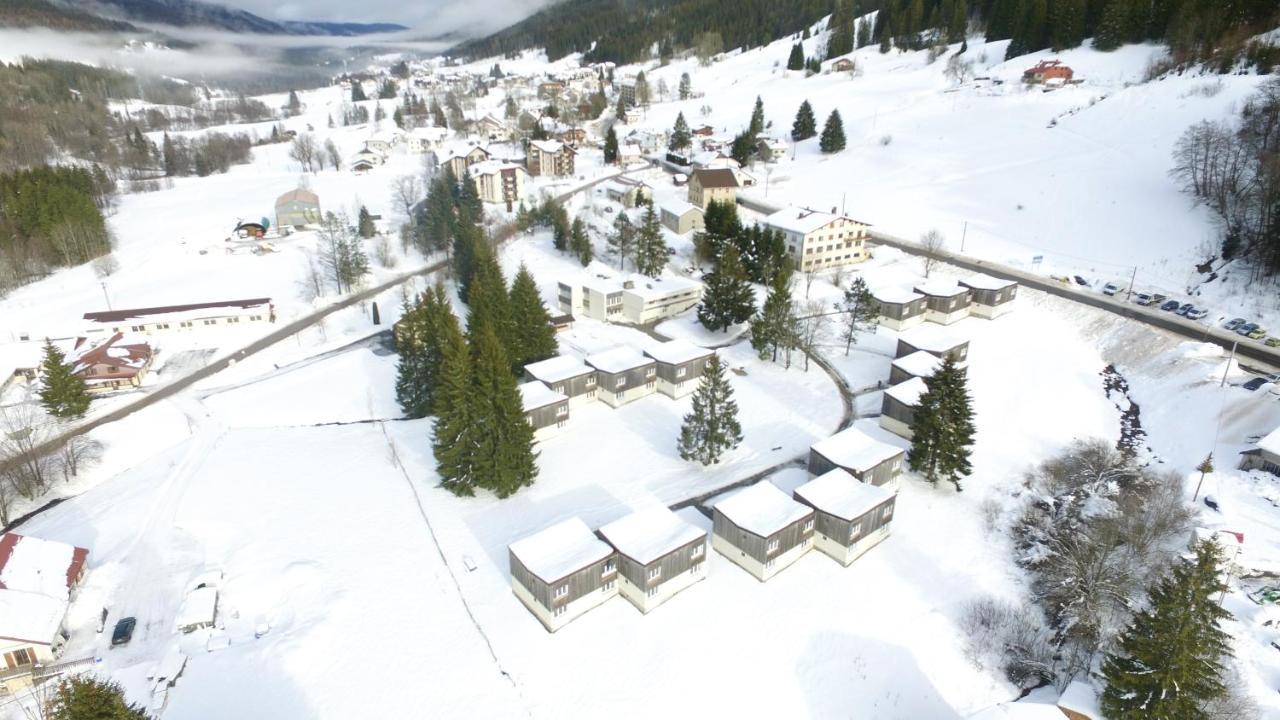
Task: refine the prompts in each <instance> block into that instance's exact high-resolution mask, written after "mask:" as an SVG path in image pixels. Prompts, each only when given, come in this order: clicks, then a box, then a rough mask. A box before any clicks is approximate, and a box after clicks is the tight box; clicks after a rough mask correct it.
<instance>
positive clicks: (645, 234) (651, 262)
mask: <svg viewBox="0 0 1280 720" xmlns="http://www.w3.org/2000/svg"><path fill="white" fill-rule="evenodd" d="M670 257H671V251H670V249H669V248H668V247H667V241H666V240H665V239H664V238H663V236H662V226H661V225H659V224H658V215H657V213H655V212H654V210H653V205H649V207H648V208H646V209H645V213H644V224H642V225H641V226H640V230H639V232H637V233H636V250H635V260H634V262H635V265H636V272H638V273H640V274H641V275H648V276H649V277H652V278H656V277H660V276H661V275H662V270H663V268H665V267H666V266H667V261H668V259H670Z"/></svg>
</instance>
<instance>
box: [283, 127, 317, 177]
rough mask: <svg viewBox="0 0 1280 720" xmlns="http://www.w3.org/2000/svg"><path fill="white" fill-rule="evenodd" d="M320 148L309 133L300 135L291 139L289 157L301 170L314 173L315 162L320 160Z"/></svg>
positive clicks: (315, 168)
mask: <svg viewBox="0 0 1280 720" xmlns="http://www.w3.org/2000/svg"><path fill="white" fill-rule="evenodd" d="M319 155H320V147H319V145H317V144H316V138H315V136H314V135H312V134H311V133H302V134H301V135H299V136H298V137H296V138H294V139H293V145H292V146H291V147H290V148H289V157H290V158H292V159H293V160H295V161H297V163H298V164H299V165H301V166H302V169H303V170H304V171H306V172H316V171H317V169H323V167H320V168H317V167H316V161H317V160H319V159H320V157H319Z"/></svg>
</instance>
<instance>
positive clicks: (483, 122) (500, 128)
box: [475, 114, 511, 142]
mask: <svg viewBox="0 0 1280 720" xmlns="http://www.w3.org/2000/svg"><path fill="white" fill-rule="evenodd" d="M475 130H476V133H477V134H478V135H480V137H482V138H485V139H486V140H491V141H493V142H506V141H508V140H510V139H511V128H510V127H508V126H507V124H506V123H505V122H503V121H502V120H500V119H498V118H496V117H494V116H493V115H492V114H489V115H485V116H484V117H482V118H480V119H479V120H477V121H476V124H475Z"/></svg>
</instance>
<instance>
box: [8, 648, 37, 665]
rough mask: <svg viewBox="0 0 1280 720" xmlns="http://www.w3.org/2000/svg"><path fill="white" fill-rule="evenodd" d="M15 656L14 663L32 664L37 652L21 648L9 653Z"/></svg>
mask: <svg viewBox="0 0 1280 720" xmlns="http://www.w3.org/2000/svg"><path fill="white" fill-rule="evenodd" d="M9 654H10V655H12V656H13V664H14V665H32V664H34V663H35V661H36V654H35V653H34V652H32V651H31V650H30V649H28V648H21V649H19V650H14V651H13V652H12V653H9Z"/></svg>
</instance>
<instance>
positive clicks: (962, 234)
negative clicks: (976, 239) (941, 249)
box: [960, 220, 969, 255]
mask: <svg viewBox="0 0 1280 720" xmlns="http://www.w3.org/2000/svg"><path fill="white" fill-rule="evenodd" d="M967 237H969V221H968V220H965V221H964V229H963V230H961V231H960V254H961V255H963V254H964V239H965V238H967Z"/></svg>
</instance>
